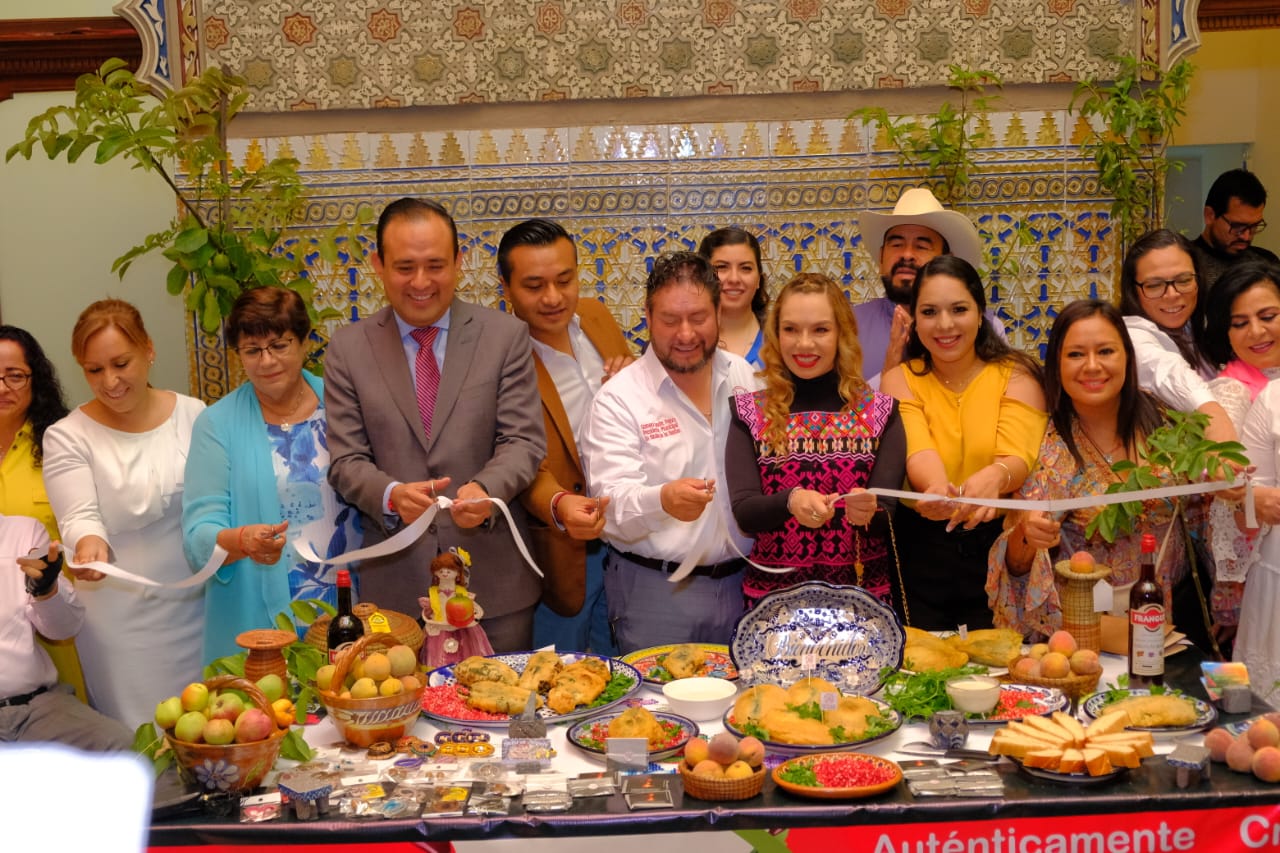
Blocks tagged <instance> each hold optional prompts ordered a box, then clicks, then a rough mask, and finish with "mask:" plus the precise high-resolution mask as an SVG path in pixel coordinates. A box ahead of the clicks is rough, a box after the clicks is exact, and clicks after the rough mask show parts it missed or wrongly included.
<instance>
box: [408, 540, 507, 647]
mask: <svg viewBox="0 0 1280 853" xmlns="http://www.w3.org/2000/svg"><path fill="white" fill-rule="evenodd" d="M431 579H432V581H433V583H432V585H431V589H429V590H428V591H427V594H426V595H424V596H422V597H421V598H419V599H418V603H419V604H421V605H422V620H423V631H424V632H425V633H426V639H425V640H424V642H423V643H422V652H421V655H420V657H421V660H422V663H423V664H424V665H425V666H426V667H427V669H429V670H430V669H435V668H436V667H440V666H446V665H448V664H452V663H457V662H458V661H460V660H462V659H463V658H468V657H471V656H472V655H491V654H493V647H492V646H491V645H489V638H488V637H487V636H485V633H484V629H483V628H481V627H480V622H479V620H480V619H482V618H483V617H484V610H483V609H481V607H480V605H479V604H476V602H475V595H474V593H471V592H468V591H467V584H468V583H469V582H470V579H471V555H469V554H468V553H467V552H466V551H465V550H463V549H462V548H450V549H449V550H448V551H446V552H445V553H443V554H440V555H439V556H437V557H436V558H435V559H434V560H432V561H431Z"/></svg>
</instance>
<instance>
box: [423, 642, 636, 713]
mask: <svg viewBox="0 0 1280 853" xmlns="http://www.w3.org/2000/svg"><path fill="white" fill-rule="evenodd" d="M533 654H534V653H533V652H516V653H514V654H508V655H489V656H488V657H490V658H492V659H494V660H498V661H502V662H503V663H505V664H506V665H507V666H509V667H511V668H512V669H514V670H515V671H516V672H523V671H524V667H525V664H527V663H528V662H529V658H531V657H532V656H533ZM583 658H598V659H599V660H602V661H604V663H605V665H606V666H608V667H609V672H610V673H612V675H613V679H612V680H611V681H610V682H609V686H608V687H607V688H606V690H605V693H604V694H603V695H601V696H600V698H598V699H597V700H596V701H595V703H594V704H591V705H579V706H578V707H577V708H576V709H574V710H573V711H570V712H569V713H567V714H557V713H556V712H554V711H552V710H551V709H549V708H546V707H543V708H539V709H538V716H539V717H540V718H542V719H543V720H546V721H547V722H548V723H563V722H568V721H570V720H580V719H582V718H583V717H590V716H592V715H594V714H599V713H601V712H603V711H606V710H608V709H609V708H613V707H615V706H617V705H619V704H621V703H623V702H625V701H626V700H627V699H630V698H631V697H632V696H634V695H635V694H636V693H637V692H638V691H639V690H640V687H641V683H642V682H641V678H640V673H639V672H638V671H637V670H636V668H635V667H633V666H631V665H630V664H626V663H623V662H622V661H620V660H614V659H613V658H607V657H604V656H603V655H593V654H587V653H583V652H565V653H564V654H562V655H560V659H561V660H562V661H564V662H565V664H566V665H567V664H571V663H573V662H574V661H578V660H582V659H583ZM465 691H466V688H465V687H461V686H460V685H459V684H458V683H457V679H456V678H454V675H453V667H452V666H442V667H439V668H438V669H433V670H431V672H429V673H427V687H426V689H425V690H424V691H423V693H422V713H423V715H424V716H426V717H429V718H431V719H433V720H439V721H440V722H443V723H456V724H460V725H465V726H472V727H480V728H500V727H502V728H505V727H506V726H508V725H509V724H510V723H511V715H510V714H493V713H489V712H487V711H478V710H476V709H474V708H471V707H469V706H468V705H467V702H466V697H465V695H464V694H465ZM543 698H544V699H545V696H544V697H543Z"/></svg>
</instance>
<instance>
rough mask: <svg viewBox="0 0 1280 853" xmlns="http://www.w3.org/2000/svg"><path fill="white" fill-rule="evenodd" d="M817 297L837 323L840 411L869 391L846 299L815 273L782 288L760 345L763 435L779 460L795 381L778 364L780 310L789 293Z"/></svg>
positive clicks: (769, 452) (766, 447)
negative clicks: (829, 309)
mask: <svg viewBox="0 0 1280 853" xmlns="http://www.w3.org/2000/svg"><path fill="white" fill-rule="evenodd" d="M805 293H821V294H823V295H825V296H826V297H827V302H828V303H829V304H830V305H831V313H832V314H833V315H835V319H836V363H835V367H836V374H837V375H838V376H839V377H840V384H839V392H840V399H841V400H843V401H844V406H843V408H845V409H847V408H848V407H849V403H850V402H851V401H852V400H854V399H857V398H860V397H862V396H863V395H865V394H866V393H867V382H866V380H865V379H863V378H862V345H861V344H859V343H858V320H857V318H855V317H854V314H853V309H852V308H850V307H849V300H848V298H847V297H846V296H845V295H844V291H842V290H841V289H840V286H839V285H837V284H836V283H835V282H834V281H832V280H831V279H830V278H828V277H827V276H825V275H820V274H818V273H800V274H799V275H797V276H796V277H795V278H793V279H791V281H789V282H787V283H786V284H785V285H783V287H782V290H780V291H779V292H778V297H777V299H775V300H774V301H773V304H772V305H771V306H770V307H769V317H768V319H767V320H766V321H765V325H764V346H763V347H762V348H761V350H760V357H761V360H763V361H764V370H762V371H761V375H762V376H763V377H764V386H765V387H764V398H765V404H764V417H765V426H764V431H763V432H762V434H761V439H762V440H763V444H764V450H765V453H766V454H767V455H776V456H781V455H783V454H785V453H786V452H787V449H788V447H787V421H788V420H789V419H790V417H791V403H792V402H793V401H794V400H795V396H796V386H795V377H794V376H793V375H792V373H791V371H790V370H788V369H787V366H786V363H785V362H784V361H783V360H782V348H781V346H780V345H779V343H778V326H779V325H780V323H781V315H782V306H783V305H784V304H786V301H787V299H788V298H789V297H790V296H792V295H793V294H805Z"/></svg>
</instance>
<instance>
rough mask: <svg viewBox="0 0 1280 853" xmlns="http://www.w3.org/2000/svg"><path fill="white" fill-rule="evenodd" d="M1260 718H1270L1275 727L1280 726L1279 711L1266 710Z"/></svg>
mask: <svg viewBox="0 0 1280 853" xmlns="http://www.w3.org/2000/svg"><path fill="white" fill-rule="evenodd" d="M1262 719H1264V720H1270V721H1271V722H1273V723H1275V725H1276V728H1280V711H1268V712H1267V713H1265V714H1263V715H1262Z"/></svg>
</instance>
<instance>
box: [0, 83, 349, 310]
mask: <svg viewBox="0 0 1280 853" xmlns="http://www.w3.org/2000/svg"><path fill="white" fill-rule="evenodd" d="M248 97H249V92H248V89H247V84H246V82H245V80H244V79H243V78H241V77H236V76H233V75H229V74H224V73H223V72H222V71H221V70H219V69H218V68H216V67H213V68H209V69H207V70H206V71H204V72H203V73H201V74H200V75H198V76H196V77H194V78H192V79H191V80H190V81H189V82H188V83H187V85H185V86H183V87H182V88H180V89H178V90H176V91H173V92H170V93H168V94H166V95H164V96H163V97H155V93H154V92H153V91H152V89H151V88H150V87H149V86H147V85H146V84H144V83H142V82H141V81H139V80H138V79H137V78H136V77H135V76H134V74H133V72H131V71H130V70H129V69H128V67H127V64H126V62H125V61H124V60H123V59H109V60H107V61H106V62H105V63H103V65H102V66H101V67H100V68H99V69H98V71H96V72H94V73H90V74H84V75H81V77H80V78H79V79H78V80H77V81H76V94H75V102H74V105H72V106H66V105H59V106H54V107H50V108H49V109H48V110H45V111H44V112H43V113H41V114H40V115H37V116H35V117H34V118H32V119H31V121H30V122H29V123H28V124H27V129H26V133H25V135H24V136H23V138H22V139H21V140H20V141H19V142H17V143H16V144H14V145H13V146H11V147H10V148H9V149H8V150H7V151H6V152H5V161H6V162H8V161H9V160H12V159H13V158H14V157H15V156H21V157H23V158H25V159H31V157H32V156H33V154H34V153H35V151H36V150H37V146H38V147H39V150H40V151H42V152H43V153H44V154H45V156H47V157H48V158H49V159H50V160H56V159H58V158H60V157H62V158H65V159H66V161H67V162H68V163H74V162H76V161H77V160H79V159H80V157H81V156H82V155H84V154H85V152H87V151H90V150H92V151H93V160H94V162H95V163H107V162H109V161H111V160H115V159H117V158H121V157H123V158H125V159H128V160H131V161H133V168H135V169H140V170H142V171H144V172H150V173H154V174H156V175H157V176H159V178H160V179H161V180H163V181H164V183H165V184H166V185H167V186H168V187H169V188H170V189H171V190H172V191H173V194H174V196H175V197H176V199H177V201H178V203H179V206H180V210H179V213H178V215H177V216H175V217H174V219H173V220H172V221H171V222H170V224H169V226H168V227H167V228H165V229H163V230H161V231H157V232H155V233H154V234H150V235H148V236H147V237H146V238H145V239H144V240H143V241H142V242H141V243H140V244H138V245H136V246H134V247H132V248H130V249H129V250H128V251H126V252H125V253H124V254H123V255H121V256H120V257H118V258H116V260H115V262H114V263H113V264H112V266H111V269H112V271H113V272H115V273H116V274H117V275H119V276H120V277H121V278H123V277H124V275H125V273H126V272H128V270H129V267H130V266H131V265H132V264H133V262H134V261H135V260H136V259H137V258H139V257H141V256H143V255H146V254H149V253H151V252H156V251H159V252H160V253H161V254H162V255H163V256H164V257H165V258H166V259H167V260H168V261H170V262H171V263H172V266H171V267H170V269H169V272H168V275H167V276H166V287H167V289H168V291H169V293H171V294H173V295H175V296H177V295H182V294H184V293H185V303H186V307H187V309H188V310H190V311H192V312H194V313H195V314H196V315H197V316H198V317H199V318H200V326H201V328H202V329H203V330H204V331H205V332H208V333H210V334H213V333H216V332H217V331H218V329H219V327H220V326H221V324H222V320H223V318H224V317H225V316H226V315H227V314H228V313H229V312H230V310H231V306H232V304H233V303H234V302H235V300H236V297H238V296H239V295H240V293H241V291H243V290H245V289H247V288H251V287H258V286H276V287H287V288H289V289H291V290H296V291H298V293H299V295H300V296H302V297H303V301H304V303H305V304H306V305H307V306H309V310H312V311H313V317H312V319H313V321H317V322H318V321H322V320H325V319H329V318H332V317H336V316H339V315H338V312H337V311H334V310H333V309H326V310H325V311H323V312H318V313H317V312H315V311H314V309H313V308H310V306H311V305H312V295H313V294H312V290H313V287H314V285H313V283H312V282H311V281H310V280H309V279H308V278H307V269H308V267H307V260H306V256H307V255H308V254H310V253H312V252H313V253H314V254H315V256H317V257H318V258H320V259H321V260H323V261H325V262H326V263H328V264H330V265H337V264H338V263H339V262H340V260H342V259H343V258H342V256H343V255H344V254H345V256H346V258H345V259H346V260H347V261H348V262H358V261H359V260H361V259H362V258H363V255H364V253H363V250H362V248H361V247H360V245H359V243H358V241H359V238H360V237H361V236H362V235H364V234H365V233H366V232H367V231H368V224H369V221H370V220H371V216H372V213H371V210H370V209H369V208H368V207H367V206H362V207H360V208H359V209H358V211H357V214H356V221H355V222H354V223H352V224H351V225H349V226H340V227H335V228H329V229H325V230H323V231H321V232H319V233H318V234H317V235H315V236H313V237H311V238H307V239H306V240H304V241H302V242H303V245H295V246H293V247H292V250H290V247H289V243H290V240H291V239H292V238H291V237H290V232H289V229H290V228H291V227H293V226H296V225H298V224H299V223H300V222H301V221H302V219H303V215H304V213H305V211H306V207H307V201H308V199H307V192H306V187H305V185H304V184H303V181H302V178H301V176H300V175H299V174H298V167H299V163H298V161H297V160H294V159H292V158H276V159H274V160H272V161H271V162H269V163H267V164H265V165H263V166H262V167H261V168H258V169H256V170H249V169H246V168H245V167H243V166H238V167H232V166H231V165H230V160H231V158H230V154H229V152H228V150H227V127H228V125H229V123H230V122H231V121H232V119H234V118H235V116H236V114H237V113H239V112H240V110H241V109H242V108H243V107H244V105H245V103H246V101H247V100H248ZM178 167H181V175H182V178H181V180H179V172H178ZM303 248H306V249H308V251H305V252H304V251H300V249H303Z"/></svg>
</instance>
